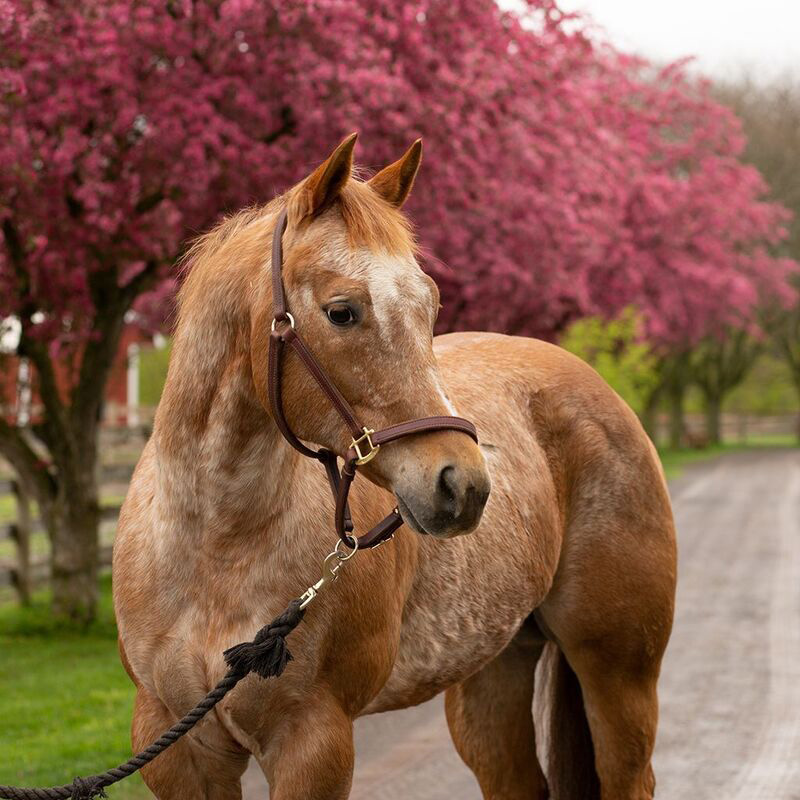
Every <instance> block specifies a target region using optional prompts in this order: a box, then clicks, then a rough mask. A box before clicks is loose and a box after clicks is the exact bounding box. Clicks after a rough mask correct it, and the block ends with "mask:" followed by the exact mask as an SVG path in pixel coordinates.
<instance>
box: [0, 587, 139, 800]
mask: <svg viewBox="0 0 800 800" xmlns="http://www.w3.org/2000/svg"><path fill="white" fill-rule="evenodd" d="M133 695H134V689H133V684H132V683H131V682H130V680H129V678H128V676H127V675H126V674H125V671H124V670H123V668H122V664H121V663H120V660H119V656H118V654H117V642H116V628H115V626H114V619H113V613H112V610H111V580H110V578H109V577H106V578H104V579H103V583H102V603H101V612H100V618H99V620H98V622H96V623H95V624H94V625H93V626H92V627H91V628H90V629H89V630H86V631H76V630H65V629H64V628H62V627H58V626H56V625H54V624H53V622H52V621H51V620H50V619H49V616H48V606H47V597H46V596H45V595H44V594H40V595H39V596H38V597H37V598H36V603H35V605H34V606H33V607H31V608H28V609H19V608H17V607H16V606H14V605H11V604H4V605H0V783H5V784H13V785H16V786H53V785H60V784H64V783H70V782H71V781H72V779H73V778H74V777H75V776H76V775H81V776H85V775H91V774H94V773H96V772H102V771H103V770H105V769H108V768H109V767H111V766H116V765H117V764H119V763H121V762H122V761H125V760H127V759H128V758H129V757H130V755H131V750H130V739H129V726H130V720H131V713H132V709H133ZM110 791H111V796H112V797H116V798H120V799H121V800H138V798H144V797H148V796H149V792H147V790H146V788H145V786H144V784H143V783H142V780H141V778H140V777H139V776H138V775H135V776H133V777H131V778H128V779H127V780H125V781H123V782H122V783H121V784H119V785H117V786H114V787H113V788H112V789H111V790H110Z"/></svg>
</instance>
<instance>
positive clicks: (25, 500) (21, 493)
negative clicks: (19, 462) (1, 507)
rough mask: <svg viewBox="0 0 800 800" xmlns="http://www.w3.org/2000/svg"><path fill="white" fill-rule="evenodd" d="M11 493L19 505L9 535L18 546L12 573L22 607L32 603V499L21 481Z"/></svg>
mask: <svg viewBox="0 0 800 800" xmlns="http://www.w3.org/2000/svg"><path fill="white" fill-rule="evenodd" d="M11 492H12V494H13V495H14V499H15V500H16V505H17V521H16V523H14V524H12V525H10V526H9V528H8V533H9V535H10V536H11V538H12V539H13V540H14V542H15V543H16V546H17V567H16V569H15V570H13V571H12V573H11V574H12V578H13V582H14V588H15V589H16V590H17V594H18V595H19V602H20V605H23V606H28V605H30V603H31V584H32V581H31V505H30V497H29V496H28V493H27V492H26V491H25V487H24V486H23V485H22V483H21V482H20V481H12V482H11Z"/></svg>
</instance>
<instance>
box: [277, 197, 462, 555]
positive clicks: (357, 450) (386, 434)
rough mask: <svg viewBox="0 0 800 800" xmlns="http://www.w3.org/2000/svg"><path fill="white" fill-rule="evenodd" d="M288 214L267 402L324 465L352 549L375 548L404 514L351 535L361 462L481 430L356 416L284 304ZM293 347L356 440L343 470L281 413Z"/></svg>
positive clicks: (441, 420) (457, 423)
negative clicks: (383, 423) (430, 435)
mask: <svg viewBox="0 0 800 800" xmlns="http://www.w3.org/2000/svg"><path fill="white" fill-rule="evenodd" d="M286 221H287V212H286V209H284V210H283V211H282V212H281V214H280V216H279V217H278V222H277V224H276V225H275V232H274V233H273V236H272V298H273V299H272V304H273V312H274V318H273V321H272V333H271V335H270V339H269V378H268V381H269V402H270V406H271V407H272V416H273V417H274V419H275V422H276V423H277V425H278V429H279V430H280V432H281V433H282V434H283V436H284V438H285V439H286V441H287V442H289V444H290V445H291V446H292V447H294V449H295V450H297V451H299V452H300V453H302V454H303V455H304V456H307V457H308V458H314V459H316V460H317V461H319V462H320V463H322V465H323V466H324V467H325V471H326V473H327V475H328V481H329V482H330V485H331V491H332V492H333V497H334V500H335V501H336V515H335V524H336V533H337V534H338V535H339V538H340V539H341V540H342V542H344V544H346V545H347V546H348V547H350V548H351V549H352V548H355V547H357V548H359V549H364V548H368V547H377V546H378V545H379V544H383V542H385V541H387V540H388V539H391V538H392V536H394V532H395V531H396V530H397V529H398V528H399V527H400V526H401V525H402V524H403V518H402V517H401V516H400V512H399V511H398V510H397V508H395V509H394V510H393V511H392V513H391V514H389V515H388V516H387V517H385V518H384V519H382V520H381V521H380V522H379V523H378V524H377V525H375V526H374V527H373V528H371V529H370V530H369V531H367V533H365V534H364V535H363V536H359V537H356V536H350V535H349V534H350V533H351V532H352V531H353V520H352V518H351V516H350V509H349V507H348V503H347V496H348V494H349V492H350V486H351V485H352V483H353V479H354V478H355V476H356V470H357V469H358V467H359V466H360V465H361V464H366V463H367V462H368V461H371V460H372V459H373V458H374V457H375V456H376V455H377V453H378V450H380V448H381V445H384V444H388V443H389V442H394V441H396V440H397V439H400V438H402V437H404V436H411V435H413V434H416V433H425V432H430V431H444V430H451V431H460V432H461V433H466V434H467V435H468V436H471V437H472V438H473V439H474V440H475V441H476V442H477V441H478V434H477V431H476V430H475V426H474V425H473V424H472V423H471V422H469V421H468V420H466V419H462V418H461V417H424V418H422V419H414V420H409V421H408V422H400V423H398V424H397V425H390V426H389V427H388V428H384V429H383V430H379V431H374V430H371V429H370V428H367V427H366V426H365V425H362V424H361V423H360V422H359V421H358V419H357V418H356V415H355V412H354V411H353V409H352V407H351V406H350V404H349V403H348V402H347V400H345V398H344V397H343V396H342V393H341V392H340V391H339V390H338V389H337V388H336V386H335V384H334V383H333V381H332V380H331V379H330V378H329V377H328V375H327V373H326V372H325V370H324V369H323V367H322V365H321V364H320V363H319V361H317V359H316V357H315V356H314V354H313V353H312V352H311V350H310V349H309V347H308V345H307V344H306V343H305V342H304V341H303V339H302V337H301V336H300V334H299V333H298V332H297V330H296V329H295V320H294V317H293V316H292V315H291V314H290V313H289V311H288V309H287V306H286V292H285V291H284V288H283V279H282V277H281V273H282V271H283V234H284V231H285V230H286ZM287 344H288V345H291V346H292V347H293V348H294V351H295V353H297V355H298V356H299V357H300V360H301V362H302V363H303V365H304V366H305V368H306V369H307V370H308V371H309V373H311V376H312V377H313V378H314V380H315V381H316V382H317V384H318V385H319V387H320V389H322V391H323V392H324V393H325V395H326V396H327V397H328V399H329V400H330V401H331V404H332V405H333V407H334V408H335V409H336V411H337V412H338V413H339V416H340V417H341V418H342V419H343V420H344V423H345V425H347V427H348V429H349V430H350V433H351V434H352V437H353V439H352V441H351V442H350V447H349V448H348V450H347V453H346V454H345V456H344V466H343V468H342V471H341V474H340V473H339V465H338V461H337V456H336V453H334V452H333V451H331V450H327V449H326V448H320V449H319V450H312V449H311V448H309V447H306V445H304V444H303V443H302V442H301V441H300V440H299V439H298V438H297V436H295V434H294V432H293V431H292V429H291V428H290V427H289V423H288V422H287V421H286V416H285V415H284V413H283V400H282V397H281V358H282V356H283V346H284V345H287Z"/></svg>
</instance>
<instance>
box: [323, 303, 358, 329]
mask: <svg viewBox="0 0 800 800" xmlns="http://www.w3.org/2000/svg"><path fill="white" fill-rule="evenodd" d="M325 313H326V314H327V315H328V319H329V320H330V321H331V322H332V323H333V324H334V325H339V326H340V327H344V326H346V325H352V324H353V323H354V322H355V321H356V315H355V312H354V311H353V309H352V308H350V306H346V305H336V306H330V307H329V308H328V309H327V310H326V311H325Z"/></svg>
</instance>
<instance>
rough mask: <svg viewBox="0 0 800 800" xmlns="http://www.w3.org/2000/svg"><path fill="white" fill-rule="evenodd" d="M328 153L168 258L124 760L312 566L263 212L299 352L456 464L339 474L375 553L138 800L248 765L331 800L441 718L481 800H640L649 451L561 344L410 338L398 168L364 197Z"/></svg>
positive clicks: (286, 793) (350, 569)
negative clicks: (303, 347) (421, 425)
mask: <svg viewBox="0 0 800 800" xmlns="http://www.w3.org/2000/svg"><path fill="white" fill-rule="evenodd" d="M354 144H355V135H353V136H351V137H349V138H348V139H346V140H344V141H343V142H342V143H341V144H340V145H339V146H338V147H337V148H336V149H335V150H334V151H333V152H332V153H331V155H330V156H329V157H328V158H327V159H326V160H325V161H324V162H323V163H322V164H321V165H320V166H319V167H318V168H317V169H315V170H314V171H313V172H312V173H311V174H310V175H308V176H307V177H306V178H305V179H304V180H302V181H301V182H300V183H298V184H297V185H295V186H294V187H292V188H291V189H289V190H288V191H287V192H286V193H285V194H283V195H282V196H279V197H277V198H275V199H274V200H272V201H271V202H269V203H268V204H267V205H265V206H261V207H255V208H251V209H249V210H245V211H242V212H239V213H237V214H235V215H233V216H231V217H229V218H227V219H225V220H224V221H222V222H221V223H220V224H219V225H218V226H217V227H216V228H214V229H213V230H212V231H211V232H210V233H207V234H206V235H204V236H202V237H201V238H200V239H199V240H197V241H196V242H195V243H194V245H193V246H192V247H191V249H190V250H189V252H188V255H187V259H186V263H187V265H189V267H190V268H188V269H187V273H188V274H187V276H186V278H185V280H184V282H183V285H182V287H181V289H180V293H179V298H178V314H177V325H176V330H175V335H174V340H173V349H172V353H171V358H170V363H169V368H168V374H167V379H166V382H165V386H164V392H163V396H162V398H161V401H160V404H159V406H158V409H157V412H156V416H155V421H154V425H153V431H152V436H151V437H150V439H149V441H148V443H147V445H146V447H145V448H144V451H143V453H142V455H141V458H140V461H139V463H138V465H137V467H136V470H135V473H134V476H133V479H132V482H131V485H130V489H129V491H128V494H127V498H126V500H125V502H124V505H123V507H122V510H121V514H120V519H119V527H118V532H117V537H116V542H115V545H114V558H113V586H114V604H115V610H116V617H117V622H118V626H119V649H120V654H121V659H122V662H123V664H124V666H125V669H126V670H127V672H128V674H129V675H130V677H131V679H132V680H133V682H134V684H135V687H136V699H135V704H134V712H133V722H132V732H131V736H132V743H133V747H134V748H135V749H136V750H138V749H141V748H143V747H145V746H146V745H148V744H149V743H150V742H151V741H152V740H153V739H155V738H157V737H158V736H159V735H160V734H161V733H162V731H163V730H165V729H166V728H168V727H169V726H170V725H171V724H172V723H173V722H174V721H175V720H176V719H178V718H180V717H181V716H182V715H183V714H184V713H185V712H186V711H187V710H188V709H190V708H191V707H193V706H194V705H195V704H196V703H197V701H198V700H199V699H200V698H202V697H203V696H204V695H205V694H206V692H207V691H208V690H209V688H210V687H212V686H213V685H214V684H215V683H216V682H217V681H218V680H219V679H220V678H221V677H222V676H223V675H224V674H225V672H226V666H225V663H224V661H223V657H222V652H223V651H224V650H225V649H226V648H228V647H230V646H231V645H233V644H235V643H236V642H239V641H242V640H246V639H249V638H250V637H251V636H252V634H253V633H254V632H255V631H256V630H257V629H258V628H260V627H261V626H262V624H264V623H265V622H266V621H268V620H269V619H271V618H273V617H274V616H275V615H276V614H277V613H278V612H280V611H281V610H282V609H283V608H284V607H285V605H286V603H287V601H289V600H291V598H293V597H296V596H298V594H299V593H300V592H302V590H303V589H304V588H305V587H307V586H308V585H309V583H310V582H312V581H313V580H314V579H315V578H316V577H317V576H318V575H319V568H320V563H321V561H322V559H323V558H324V556H325V554H326V553H327V552H328V551H329V550H330V547H331V544H332V541H331V538H332V537H333V538H335V537H334V536H333V534H332V533H330V534H329V533H328V531H330V530H331V517H332V510H331V497H330V490H329V486H328V484H327V481H326V478H325V474H324V471H322V470H320V469H319V465H315V464H314V463H313V462H312V461H311V460H309V459H305V458H303V457H302V455H301V454H300V453H298V452H296V451H295V450H294V449H292V447H290V446H289V445H288V444H287V443H286V442H285V441H284V440H283V438H282V437H281V435H280V432H279V430H278V428H277V426H276V424H275V421H274V419H273V416H272V414H271V412H270V404H269V398H268V389H267V386H268V376H267V351H268V346H269V337H270V328H271V323H272V321H273V316H272V287H271V284H270V256H269V253H270V246H271V244H272V237H273V230H274V227H275V220H276V219H277V218H278V215H279V214H282V213H283V212H284V211H285V212H286V214H287V219H288V222H287V229H286V233H285V234H284V237H283V248H284V267H283V279H284V282H285V291H286V296H287V298H288V302H289V307H290V308H291V309H292V313H293V316H294V318H295V319H296V324H297V329H298V331H302V335H303V337H304V339H305V341H306V342H308V343H309V346H310V347H311V348H312V349H313V351H314V353H315V355H316V356H317V358H318V360H319V361H320V363H321V364H322V366H323V367H324V369H325V370H326V371H327V373H328V375H329V376H330V377H331V379H332V380H333V381H334V382H335V384H336V386H337V387H338V389H339V390H340V391H341V394H342V395H343V396H344V397H345V398H346V399H347V400H348V402H349V403H350V404H351V406H352V407H353V409H355V411H356V412H357V413H358V415H359V419H362V420H364V421H366V422H367V423H368V424H369V425H374V426H375V427H378V426H387V425H392V424H395V423H398V422H401V421H403V420H408V419H413V418H416V417H422V416H430V415H452V414H454V413H455V412H456V409H457V410H458V413H459V414H461V415H463V416H464V417H465V418H467V419H469V420H471V421H472V422H473V423H474V424H475V425H476V427H477V430H478V433H479V441H480V444H477V443H475V442H474V441H473V440H472V439H471V438H470V437H468V436H464V435H463V434H462V433H459V432H458V431H452V430H442V431H433V432H425V433H420V434H418V435H414V436H409V437H406V438H404V439H402V440H401V441H397V442H394V443H392V444H388V445H384V446H383V447H382V448H381V451H380V453H378V454H377V455H376V456H375V457H374V458H373V459H372V460H371V461H370V463H369V464H366V465H364V467H363V468H362V469H361V472H362V473H363V477H361V476H360V477H359V478H358V480H356V481H355V483H354V484H353V487H352V491H351V494H350V507H351V511H352V516H353V518H354V520H355V521H356V523H357V525H358V526H359V527H367V526H369V525H373V524H375V523H376V522H377V521H378V520H380V519H382V518H383V517H384V516H385V515H386V514H387V513H388V512H390V511H391V510H392V509H393V508H395V507H396V508H397V509H398V510H399V512H400V513H401V515H402V518H403V526H402V527H401V528H400V529H399V531H398V532H397V535H396V536H395V537H394V539H393V541H391V542H388V543H386V544H385V545H384V546H382V547H379V548H376V549H375V550H368V551H364V552H359V553H358V555H357V557H355V558H353V559H352V560H351V561H349V562H348V565H347V569H346V570H343V574H342V576H341V578H340V579H339V580H337V581H336V582H335V583H333V584H332V585H330V587H328V588H326V589H325V592H324V593H322V594H321V595H320V597H319V598H318V599H317V600H316V601H315V603H314V604H313V605H312V606H311V607H310V608H309V609H308V610H307V612H306V614H305V619H304V621H303V624H302V625H301V626H299V627H298V628H297V629H296V630H295V631H294V632H293V633H292V635H291V640H290V644H291V651H292V653H293V656H294V660H293V661H291V663H289V664H288V666H287V668H286V670H285V672H284V673H283V675H282V676H281V677H280V678H279V679H269V680H264V679H263V678H261V677H259V676H256V675H251V676H249V677H248V678H246V679H245V680H244V681H242V682H241V683H240V684H239V685H238V686H237V687H236V689H235V690H234V691H232V692H231V693H230V694H229V695H228V696H227V697H226V698H225V699H224V700H223V701H222V702H221V703H220V704H219V705H218V706H217V707H216V708H215V709H214V711H213V712H212V713H210V714H209V715H208V717H207V718H206V719H205V720H203V722H202V723H201V724H200V725H198V726H197V728H195V730H193V731H192V732H191V734H189V735H188V736H186V737H184V738H183V739H181V740H180V741H179V742H177V743H176V744H175V746H174V747H172V748H171V749H170V750H168V751H167V752H165V753H164V754H163V755H162V756H160V757H159V758H158V759H156V760H155V761H154V762H153V763H152V764H150V765H149V766H148V767H146V768H145V769H144V770H143V776H144V779H145V782H146V783H147V785H148V786H149V788H150V789H151V790H152V791H153V793H154V794H155V795H156V796H157V797H158V798H161V800H182V799H183V798H186V799H187V800H188V799H189V798H191V800H197V798H206V799H207V800H235V799H236V798H240V797H241V782H240V778H241V775H242V774H243V772H244V770H245V768H246V766H247V764H248V761H249V759H250V758H251V756H252V757H254V758H255V759H256V761H257V762H258V764H259V765H260V767H261V769H262V771H263V773H264V775H265V776H266V779H267V781H268V783H269V786H270V796H271V797H272V798H273V800H342V799H343V798H346V797H347V796H348V795H349V792H350V787H351V782H352V775H353V763H354V745H353V721H354V720H355V719H356V718H358V717H359V716H361V715H365V714H371V713H375V712H382V711H387V710H391V709H398V708H404V707H408V706H411V705H414V704H418V703H421V702H424V701H426V700H428V699H429V698H431V697H433V696H435V695H436V694H438V693H440V692H445V710H446V716H447V722H448V726H449V729H450V732H451V734H452V739H453V741H454V744H455V747H456V749H457V751H458V753H459V754H460V756H461V758H462V759H463V760H464V762H465V763H466V764H467V765H468V766H469V767H470V768H471V770H472V771H473V773H474V774H475V776H476V778H477V781H478V783H479V785H480V788H481V791H482V793H483V796H484V798H492V799H493V800H501V798H502V800H523V798H524V800H531V799H532V798H537V799H539V798H547V797H554V798H558V799H559V800H571V799H572V798H590V797H591V798H602V800H644V799H645V798H652V796H653V792H654V786H655V780H654V775H653V770H652V766H651V755H652V752H653V746H654V739H655V736H656V726H657V716H658V699H657V680H658V674H659V669H660V664H661V659H662V656H663V653H664V650H665V648H666V645H667V641H668V638H669V635H670V630H671V626H672V617H673V607H674V593H675V581H676V545H675V531H674V526H673V521H672V515H671V510H670V503H669V498H668V494H667V488H666V483H665V480H664V475H663V472H662V469H661V466H660V463H659V459H658V456H657V453H656V451H655V449H654V447H653V445H652V444H651V442H650V440H649V439H648V437H647V435H646V434H645V433H644V431H643V429H642V427H641V425H640V424H639V421H638V420H637V417H636V415H635V414H634V413H633V412H632V411H631V410H630V408H628V406H626V404H625V403H624V402H623V401H622V400H621V399H620V397H619V396H618V395H617V394H615V393H614V392H613V391H612V390H611V389H610V388H609V386H608V385H606V383H605V382H604V381H603V380H602V379H601V378H600V376H599V375H598V374H597V373H596V372H595V371H594V370H593V369H591V367H589V366H588V365H586V364H585V363H583V362H582V361H581V360H579V359H578V358H576V357H574V356H572V355H570V354H569V353H567V352H565V351H564V350H562V349H560V348H558V347H557V346H555V345H552V344H549V343H546V342H543V341H537V340H534V339H528V338H517V337H508V336H503V335H500V334H492V333H457V334H449V335H444V336H437V337H434V335H433V329H434V325H435V321H436V316H437V311H438V307H439V293H438V290H437V287H436V284H435V283H434V281H433V280H432V279H431V278H430V277H429V276H427V275H426V274H425V273H424V272H423V271H422V269H421V268H420V266H419V264H418V260H417V258H418V250H417V245H416V242H415V237H414V234H413V230H412V228H411V225H410V223H409V221H408V218H407V217H406V215H405V214H404V212H403V211H402V210H401V209H402V206H403V204H404V202H405V200H406V198H407V196H408V194H409V192H410V190H411V188H412V185H413V184H414V181H415V178H416V176H417V172H418V169H419V165H420V160H421V152H422V150H421V142H419V141H418V142H415V143H414V145H412V147H411V148H410V149H409V150H408V151H407V152H406V153H405V154H404V155H403V156H402V157H401V158H400V159H399V160H398V161H396V162H394V163H393V164H391V165H389V166H387V167H385V168H384V169H382V170H381V171H379V172H378V173H377V174H375V175H374V176H373V177H372V178H370V179H368V180H366V179H361V178H359V177H358V175H357V174H356V173H354V167H353V150H354ZM359 174H360V173H359ZM283 370H284V374H283V400H282V402H283V409H284V414H285V417H286V419H287V421H288V422H289V424H290V425H291V427H292V430H293V431H295V432H296V434H297V435H298V436H299V437H300V439H301V440H303V441H304V442H308V443H313V444H315V445H317V446H320V447H325V448H328V449H330V450H333V451H334V452H336V453H338V454H340V455H341V454H344V453H345V451H346V450H347V447H348V442H349V441H350V435H349V434H348V431H347V429H346V427H345V426H344V424H343V422H342V420H341V418H340V417H339V415H337V414H336V413H335V411H334V409H333V408H332V407H331V406H330V404H329V402H328V401H327V399H326V397H325V395H324V394H322V392H321V391H320V387H319V386H318V385H317V384H316V383H315V382H314V380H313V379H312V377H311V376H310V375H309V373H308V372H307V371H306V370H305V369H304V368H303V365H302V364H300V363H299V360H298V358H297V356H296V354H294V353H292V352H290V353H288V354H287V356H286V358H285V359H284V366H283ZM537 665H538V668H537ZM534 699H536V701H537V702H536V708H537V709H539V707H540V703H543V704H544V705H543V707H544V708H545V713H544V715H543V717H542V719H540V716H541V715H540V714H539V713H538V711H537V714H536V715H535V717H534V714H533V713H532V708H533V704H534ZM534 718H535V719H536V724H535V722H534ZM537 735H538V736H539V737H540V740H541V741H540V744H542V745H543V749H544V750H545V751H546V753H547V755H546V757H544V756H543V757H542V762H544V763H541V762H540V760H539V758H538V757H537V742H536V738H537ZM540 749H542V748H540Z"/></svg>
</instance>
